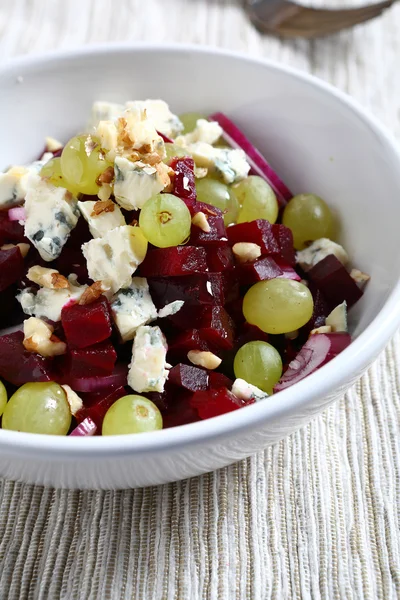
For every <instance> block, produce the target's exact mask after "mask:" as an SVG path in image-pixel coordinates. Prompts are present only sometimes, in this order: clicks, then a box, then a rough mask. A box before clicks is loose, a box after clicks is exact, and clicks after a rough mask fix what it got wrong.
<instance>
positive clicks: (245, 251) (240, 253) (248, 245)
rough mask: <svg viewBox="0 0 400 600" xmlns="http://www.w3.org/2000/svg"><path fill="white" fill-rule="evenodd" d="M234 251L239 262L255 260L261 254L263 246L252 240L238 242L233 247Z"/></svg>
mask: <svg viewBox="0 0 400 600" xmlns="http://www.w3.org/2000/svg"><path fill="white" fill-rule="evenodd" d="M232 252H233V254H234V255H235V257H236V259H237V261H238V262H239V263H247V262H254V261H255V260H256V259H257V258H259V257H260V256H261V247H260V246H259V245H258V244H253V243H252V242H238V243H237V244H234V246H233V247H232Z"/></svg>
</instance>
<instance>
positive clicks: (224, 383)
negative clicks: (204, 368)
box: [208, 371, 233, 390]
mask: <svg viewBox="0 0 400 600" xmlns="http://www.w3.org/2000/svg"><path fill="white" fill-rule="evenodd" d="M232 385H233V381H232V380H231V379H229V377H227V376H226V375H224V374H223V373H216V372H215V371H210V372H209V374H208V387H209V388H210V389H219V388H223V387H224V388H227V389H228V390H230V389H231V387H232Z"/></svg>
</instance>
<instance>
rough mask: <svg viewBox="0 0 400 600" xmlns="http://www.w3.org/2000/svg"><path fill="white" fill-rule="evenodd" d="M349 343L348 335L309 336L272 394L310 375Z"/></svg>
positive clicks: (322, 334) (320, 334)
mask: <svg viewBox="0 0 400 600" xmlns="http://www.w3.org/2000/svg"><path fill="white" fill-rule="evenodd" d="M350 342H351V337H350V335H349V334H348V333H318V334H315V335H311V336H310V337H309V338H308V340H307V342H306V343H305V344H304V346H303V347H302V349H301V350H300V352H299V353H298V355H297V356H296V358H295V359H294V360H292V362H291V363H290V364H289V367H288V369H287V371H286V372H285V373H284V374H283V375H282V377H281V380H280V381H279V382H278V383H277V384H276V386H275V387H274V392H280V391H282V390H284V389H286V388H287V387H290V386H291V385H294V384H295V383H297V382H298V381H301V380H302V379H304V378H305V377H307V376H308V375H311V373H314V371H317V369H320V368H321V367H323V366H324V365H325V364H326V363H327V362H329V361H330V360H332V358H335V356H337V355H338V354H340V352H342V350H344V349H345V348H347V346H348V345H349V344H350Z"/></svg>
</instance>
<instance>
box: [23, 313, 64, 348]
mask: <svg viewBox="0 0 400 600" xmlns="http://www.w3.org/2000/svg"><path fill="white" fill-rule="evenodd" d="M53 331H54V328H53V327H52V326H51V325H49V324H48V323H46V322H45V321H43V320H42V319H37V318H36V317H30V318H29V319H26V320H25V321H24V341H23V344H24V348H25V350H27V351H28V352H35V353H36V354H40V355H41V356H44V357H45V358H50V357H52V356H60V355H61V354H65V353H66V352H67V345H66V344H65V342H62V341H61V340H60V339H58V337H57V336H55V335H53Z"/></svg>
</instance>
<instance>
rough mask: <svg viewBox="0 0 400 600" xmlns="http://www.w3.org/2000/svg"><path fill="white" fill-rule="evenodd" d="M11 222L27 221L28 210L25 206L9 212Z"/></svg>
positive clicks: (11, 209) (16, 207)
mask: <svg viewBox="0 0 400 600" xmlns="http://www.w3.org/2000/svg"><path fill="white" fill-rule="evenodd" d="M8 219H9V220H10V221H26V210H25V208H24V207H23V206H15V207H14V208H10V209H9V211H8Z"/></svg>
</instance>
